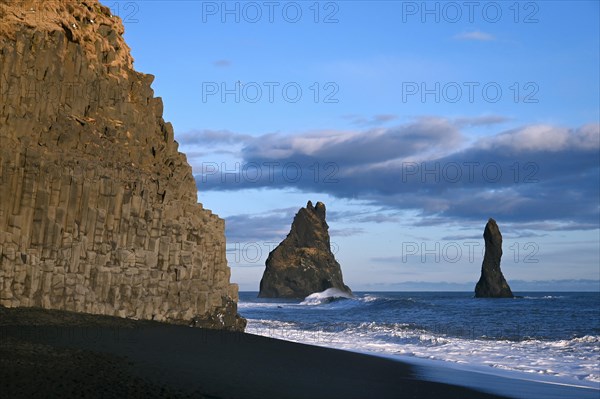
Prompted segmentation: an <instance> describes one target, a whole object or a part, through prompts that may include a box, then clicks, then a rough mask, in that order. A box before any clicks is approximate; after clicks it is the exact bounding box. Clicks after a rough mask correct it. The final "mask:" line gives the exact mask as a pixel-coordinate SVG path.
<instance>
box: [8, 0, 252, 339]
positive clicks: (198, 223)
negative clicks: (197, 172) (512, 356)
mask: <svg viewBox="0 0 600 399" xmlns="http://www.w3.org/2000/svg"><path fill="white" fill-rule="evenodd" d="M0 21H1V23H0V144H1V145H0V305H2V306H5V307H20V306H21V307H33V306H35V307H43V308H52V309H64V310H71V311H76V312H86V313H92V314H106V315H116V316H121V317H129V318H136V319H154V320H160V321H169V322H174V323H190V324H193V325H197V326H201V327H210V328H223V329H231V330H243V328H244V324H245V321H244V320H243V319H242V318H240V317H239V316H238V315H237V295H238V288H237V285H235V284H231V283H230V269H229V267H228V265H227V260H226V257H225V235H224V221H223V220H222V219H220V218H219V217H217V216H216V215H214V214H212V213H211V212H210V211H209V210H206V209H203V207H202V205H201V204H198V203H197V188H196V184H195V182H194V178H193V176H192V170H191V167H190V165H189V164H188V163H187V160H186V157H185V155H184V154H182V153H180V152H179V151H178V144H177V142H176V141H175V140H174V137H173V128H172V126H171V125H170V124H169V123H166V122H165V121H164V120H163V118H162V114H163V105H162V101H161V99H160V98H155V97H154V93H153V90H152V89H151V87H150V85H151V83H152V81H153V76H152V75H146V74H142V73H139V72H136V71H135V70H134V69H133V59H132V57H131V55H130V51H129V48H128V47H127V45H126V43H125V42H124V40H123V33H124V28H123V25H122V22H121V20H120V18H119V17H117V16H113V15H111V11H110V10H109V9H108V8H107V7H104V6H102V5H101V4H100V3H98V2H97V1H95V0H89V1H70V0H61V1H57V0H53V1H48V2H45V1H44V2H43V1H7V0H0Z"/></svg>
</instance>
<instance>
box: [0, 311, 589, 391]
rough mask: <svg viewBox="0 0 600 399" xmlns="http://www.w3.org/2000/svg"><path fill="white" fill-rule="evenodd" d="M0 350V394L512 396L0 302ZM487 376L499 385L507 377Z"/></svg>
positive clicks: (249, 343)
mask: <svg viewBox="0 0 600 399" xmlns="http://www.w3.org/2000/svg"><path fill="white" fill-rule="evenodd" d="M0 354H1V355H2V356H0V377H1V378H0V391H2V392H7V393H9V395H8V397H14V398H20V397H46V396H54V395H56V396H59V395H61V396H65V397H73V396H78V397H105V398H106V397H108V398H112V397H114V398H117V397H126V396H144V397H149V398H163V397H165V398H166V397H176V398H213V399H216V398H223V399H224V398H261V399H268V398H278V399H280V398H328V399H330V398H369V397H373V398H430V397H436V398H457V397H460V398H467V399H468V398H501V397H519V396H513V395H507V394H506V390H504V391H503V392H500V391H498V392H495V393H490V392H489V391H490V390H494V388H493V387H491V388H490V387H488V388H490V389H485V391H487V392H483V390H482V389H481V387H479V389H477V388H473V387H472V386H471V387H469V386H468V385H469V384H468V383H469V381H470V380H472V379H473V378H481V376H480V375H475V374H473V373H469V372H467V371H461V370H456V369H454V368H452V367H447V366H444V365H440V366H439V367H438V366H433V365H425V366H424V365H418V364H415V362H412V361H410V362H408V361H404V360H405V359H390V358H385V357H381V356H377V355H375V354H364V353H357V352H352V351H346V350H339V349H332V348H326V347H319V346H314V345H306V344H301V343H294V342H290V341H283V340H278V339H273V338H267V337H262V336H258V335H253V334H248V333H235V332H227V331H220V330H204V329H199V328H190V327H187V326H181V325H172V324H164V323H158V322H151V321H134V320H127V319H119V318H116V317H110V316H95V315H88V314H76V313H71V312H64V311H56V310H43V309H35V308H17V309H6V308H0ZM436 373H437V376H436V375H435V374H436ZM432 376H433V377H432ZM440 376H442V377H443V378H440ZM442 379H445V380H442ZM488 380H490V379H489V378H488ZM491 380H492V381H495V384H498V386H497V387H502V386H503V384H507V382H508V383H511V384H512V383H513V382H514V381H513V380H509V379H507V378H502V377H494V378H492V379H491ZM472 382H473V381H471V383H472ZM465 384H467V386H465ZM529 386H530V387H532V388H533V389H534V391H535V390H536V389H540V388H542V387H543V386H542V384H539V383H535V382H532V383H530V384H529ZM565 389H567V390H566V391H565V390H564V389H563V390H562V391H561V392H562V393H561V394H563V395H564V392H568V397H582V396H580V395H579V393H580V392H581V391H580V390H576V389H573V388H565ZM546 397H552V396H549V395H546ZM563 397H564V396H563Z"/></svg>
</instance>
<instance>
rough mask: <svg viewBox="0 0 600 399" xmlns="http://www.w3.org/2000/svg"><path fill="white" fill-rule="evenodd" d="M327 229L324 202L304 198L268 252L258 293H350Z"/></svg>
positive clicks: (276, 295)
mask: <svg viewBox="0 0 600 399" xmlns="http://www.w3.org/2000/svg"><path fill="white" fill-rule="evenodd" d="M328 230H329V226H328V225H327V222H325V204H323V203H322V202H317V204H316V206H314V207H313V204H312V202H310V201H308V204H307V205H306V208H301V209H300V210H299V211H298V213H297V214H296V216H295V217H294V222H293V223H292V229H291V231H290V233H289V234H288V235H287V237H286V238H285V240H283V241H282V242H281V243H280V244H279V245H278V246H277V248H275V249H274V250H273V251H271V253H269V257H268V258H267V262H266V269H265V272H264V274H263V277H262V280H261V281H260V293H259V294H258V296H259V297H262V298H305V297H306V296H308V295H310V294H312V293H315V292H321V291H325V290H326V289H328V288H338V289H339V290H341V291H344V292H347V293H349V294H352V291H351V290H350V288H348V286H346V285H345V284H344V281H343V279H342V270H341V268H340V264H339V263H338V262H337V261H336V260H335V257H334V256H333V253H332V252H331V246H330V242H329V231H328Z"/></svg>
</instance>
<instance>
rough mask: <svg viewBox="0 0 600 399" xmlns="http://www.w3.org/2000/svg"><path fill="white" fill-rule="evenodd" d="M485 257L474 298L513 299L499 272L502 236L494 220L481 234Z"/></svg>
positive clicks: (490, 221) (491, 220)
mask: <svg viewBox="0 0 600 399" xmlns="http://www.w3.org/2000/svg"><path fill="white" fill-rule="evenodd" d="M483 238H484V240H485V255H484V257H483V264H482V265H481V277H480V278H479V281H478V282H477V285H476V286H475V297H476V298H513V297H514V295H513V293H512V291H511V290H510V287H509V286H508V283H507V282H506V280H505V279H504V275H503V274H502V270H500V261H501V259H502V234H500V229H499V228H498V224H497V223H496V221H495V220H494V219H491V218H490V220H488V222H487V224H486V225H485V230H484V232H483Z"/></svg>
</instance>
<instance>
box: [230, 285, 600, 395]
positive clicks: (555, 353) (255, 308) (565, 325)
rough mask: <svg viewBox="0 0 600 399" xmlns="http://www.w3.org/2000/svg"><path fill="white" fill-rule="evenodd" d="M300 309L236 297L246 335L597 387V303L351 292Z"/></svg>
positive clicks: (548, 296)
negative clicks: (473, 367) (507, 372)
mask: <svg viewBox="0 0 600 399" xmlns="http://www.w3.org/2000/svg"><path fill="white" fill-rule="evenodd" d="M341 294H342V293H341V292H339V291H337V290H335V289H330V290H327V291H325V292H323V293H317V294H313V295H311V296H309V297H307V298H306V299H304V300H286V299H263V298H257V292H240V301H239V305H238V306H239V312H240V314H241V315H242V316H244V317H245V318H247V319H248V326H247V329H246V332H248V333H251V334H257V335H263V336H267V337H272V338H278V339H284V340H288V341H294V342H300V343H306V344H312V345H320V346H326V347H331V348H338V349H345V350H352V351H359V352H367V353H371V354H375V355H383V356H387V357H393V358H397V359H398V360H402V359H408V358H413V359H432V360H438V361H444V362H450V363H452V364H453V365H468V366H475V367H478V368H480V369H481V368H485V369H489V370H490V371H492V372H493V371H494V370H496V371H501V370H509V371H512V372H513V373H517V375H522V376H523V377H524V378H528V377H531V376H543V378H546V380H548V379H549V380H550V381H556V383H560V384H574V385H577V386H587V387H594V388H599V387H600V293H581V292H521V293H515V295H518V296H519V298H515V299H475V298H474V297H473V293H472V292H356V293H355V295H354V297H353V298H344V297H342V295H341Z"/></svg>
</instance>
